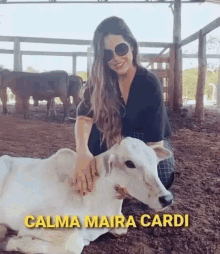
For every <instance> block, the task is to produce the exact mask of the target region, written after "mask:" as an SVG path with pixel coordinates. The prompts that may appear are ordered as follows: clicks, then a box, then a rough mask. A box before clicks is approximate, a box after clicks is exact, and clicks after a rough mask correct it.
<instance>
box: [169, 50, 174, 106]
mask: <svg viewBox="0 0 220 254" xmlns="http://www.w3.org/2000/svg"><path fill="white" fill-rule="evenodd" d="M169 56H170V62H169V79H168V87H169V93H168V105H169V107H170V108H171V109H173V96H174V61H175V59H174V47H171V48H170V52H169Z"/></svg>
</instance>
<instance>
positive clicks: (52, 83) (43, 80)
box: [3, 71, 69, 120]
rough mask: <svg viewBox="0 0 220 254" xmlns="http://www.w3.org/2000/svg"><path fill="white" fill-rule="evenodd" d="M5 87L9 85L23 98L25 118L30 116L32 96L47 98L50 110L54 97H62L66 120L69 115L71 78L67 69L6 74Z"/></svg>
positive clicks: (39, 98) (35, 98)
mask: <svg viewBox="0 0 220 254" xmlns="http://www.w3.org/2000/svg"><path fill="white" fill-rule="evenodd" d="M5 76H6V79H5V80H4V84H3V86H4V87H9V88H10V89H11V90H12V92H13V93H14V94H15V95H16V96H17V97H18V98H19V99H21V100H22V102H23V110H24V118H25V119H28V118H29V99H30V96H32V97H33V99H34V100H35V101H36V100H47V101H48V105H47V109H48V110H50V107H51V101H52V99H53V98H54V97H60V99H61V101H62V103H63V107H64V120H66V119H68V116H69V111H68V109H69V99H68V90H69V78H68V74H67V72H65V71H51V72H43V73H28V72H17V71H16V72H15V71H12V72H11V73H10V74H8V75H5Z"/></svg>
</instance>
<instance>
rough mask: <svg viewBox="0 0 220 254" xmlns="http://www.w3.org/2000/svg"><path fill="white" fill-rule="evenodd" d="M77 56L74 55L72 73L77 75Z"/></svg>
mask: <svg viewBox="0 0 220 254" xmlns="http://www.w3.org/2000/svg"><path fill="white" fill-rule="evenodd" d="M76 57H77V56H75V55H73V56H72V70H73V71H72V74H73V75H76Z"/></svg>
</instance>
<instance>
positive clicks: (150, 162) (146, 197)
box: [104, 137, 173, 210]
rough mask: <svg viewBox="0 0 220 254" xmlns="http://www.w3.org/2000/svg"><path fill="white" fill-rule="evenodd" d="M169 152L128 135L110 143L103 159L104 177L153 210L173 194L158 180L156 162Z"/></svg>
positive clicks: (161, 207) (159, 208) (161, 206)
mask: <svg viewBox="0 0 220 254" xmlns="http://www.w3.org/2000/svg"><path fill="white" fill-rule="evenodd" d="M171 155H172V153H171V152H170V151H169V150H167V149H166V148H163V147H159V146H152V147H149V146H147V145H146V144H145V143H144V142H143V141H141V140H139V139H135V138H130V137H127V138H125V139H123V140H122V141H121V143H120V144H119V145H115V146H113V147H112V148H111V149H110V150H109V152H108V153H107V154H106V157H105V159H104V161H105V168H106V170H107V171H106V176H107V178H108V179H109V180H110V181H113V182H115V184H119V185H121V186H124V187H126V188H127V190H128V192H129V194H130V195H131V196H133V197H135V198H137V199H138V200H140V201H141V202H143V203H145V204H147V205H149V206H150V207H151V208H153V209H155V210H161V209H163V208H165V207H166V206H168V205H170V204H171V203H172V199H173V195H172V194H171V193H170V192H169V191H167V190H166V188H165V187H164V186H163V184H162V183H161V181H160V179H159V177H158V172H157V165H158V163H159V162H160V161H162V160H165V159H167V158H169V157H170V156H171Z"/></svg>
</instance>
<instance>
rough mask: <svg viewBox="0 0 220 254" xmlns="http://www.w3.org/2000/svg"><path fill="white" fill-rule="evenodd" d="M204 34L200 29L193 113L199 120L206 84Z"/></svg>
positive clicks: (202, 111)
mask: <svg viewBox="0 0 220 254" xmlns="http://www.w3.org/2000/svg"><path fill="white" fill-rule="evenodd" d="M206 68H207V61H206V35H202V30H200V34H199V72H198V82H197V89H196V107H195V115H196V116H197V117H198V119H199V120H203V119H204V106H203V96H204V91H205V84H206Z"/></svg>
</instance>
